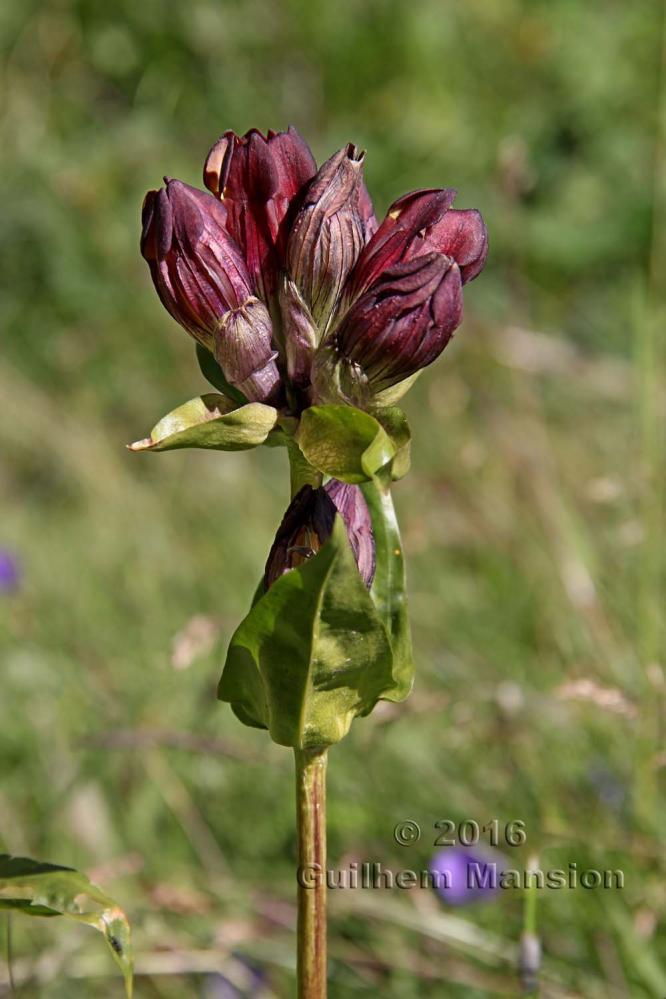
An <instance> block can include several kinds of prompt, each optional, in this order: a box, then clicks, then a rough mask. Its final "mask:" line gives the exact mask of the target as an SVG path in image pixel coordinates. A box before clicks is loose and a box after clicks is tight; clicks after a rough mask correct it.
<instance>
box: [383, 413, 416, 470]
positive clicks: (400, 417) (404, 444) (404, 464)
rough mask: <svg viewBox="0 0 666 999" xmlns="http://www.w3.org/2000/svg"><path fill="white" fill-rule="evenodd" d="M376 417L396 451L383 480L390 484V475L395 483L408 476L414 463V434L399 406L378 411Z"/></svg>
mask: <svg viewBox="0 0 666 999" xmlns="http://www.w3.org/2000/svg"><path fill="white" fill-rule="evenodd" d="M374 416H375V417H376V418H377V420H378V421H379V422H380V423H381V425H382V426H383V428H384V430H385V431H386V433H387V434H388V435H389V437H390V438H391V440H392V442H393V446H394V447H395V449H396V451H395V456H394V457H393V458H392V459H391V463H390V468H389V469H385V470H384V472H385V474H384V476H383V478H384V480H385V481H386V482H388V476H389V475H390V478H391V479H393V480H394V481H395V480H396V479H401V478H402V477H403V475H407V472H408V471H409V469H410V467H411V463H412V459H411V445H412V434H411V431H410V429H409V424H408V423H407V417H406V416H405V414H404V413H403V411H402V410H401V409H400V408H399V407H398V406H390V407H389V408H387V409H377V410H375V413H374ZM380 478H381V476H380Z"/></svg>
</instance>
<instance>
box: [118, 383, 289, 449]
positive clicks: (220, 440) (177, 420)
mask: <svg viewBox="0 0 666 999" xmlns="http://www.w3.org/2000/svg"><path fill="white" fill-rule="evenodd" d="M277 419H278V413H277V410H276V409H273V407H272V406H265V405H264V404H263V403H261V402H252V403H248V404H247V405H245V406H236V405H235V403H233V402H231V400H230V399H227V398H225V396H223V395H219V394H217V393H213V392H210V393H208V394H207V395H201V396H197V397H196V398H194V399H190V401H189V402H186V403H184V404H183V405H182V406H179V407H178V409H174V410H173V411H172V412H171V413H169V414H168V415H167V416H165V417H163V418H162V419H161V420H160V422H159V423H158V424H157V425H156V426H155V427H153V429H152V430H151V432H150V437H146V438H145V439H144V440H140V441H135V443H134V444H130V445H128V446H129V449H130V451H172V450H174V449H176V448H183V447H196V448H212V449H213V450H217V451H246V450H248V449H249V448H253V447H257V446H258V445H259V444H263V443H264V441H265V440H266V438H267V437H268V435H269V433H270V432H271V430H272V429H273V427H274V426H275V424H276V422H277Z"/></svg>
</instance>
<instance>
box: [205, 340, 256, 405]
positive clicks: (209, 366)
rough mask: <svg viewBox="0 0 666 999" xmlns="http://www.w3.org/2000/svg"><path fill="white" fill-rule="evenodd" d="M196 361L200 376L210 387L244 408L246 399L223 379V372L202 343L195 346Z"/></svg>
mask: <svg viewBox="0 0 666 999" xmlns="http://www.w3.org/2000/svg"><path fill="white" fill-rule="evenodd" d="M197 361H198V362H199V368H200V370H201V374H202V375H203V376H204V378H205V379H206V381H209V382H210V383H211V385H214V386H215V388H216V389H217V390H218V392H221V393H222V395H226V396H227V397H228V398H229V399H232V400H233V401H234V402H235V403H236V405H238V406H244V405H245V403H246V402H247V399H246V398H245V396H244V395H243V393H242V392H239V391H238V389H237V388H234V386H233V385H230V384H229V382H228V381H227V379H226V378H225V377H224V371H223V370H222V368H221V367H220V365H219V364H218V363H217V361H216V360H215V358H214V357H213V355H212V354H211V352H210V351H209V350H207V349H206V348H205V347H204V345H203V344H202V343H198V344H197Z"/></svg>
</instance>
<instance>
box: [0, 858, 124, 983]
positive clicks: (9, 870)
mask: <svg viewBox="0 0 666 999" xmlns="http://www.w3.org/2000/svg"><path fill="white" fill-rule="evenodd" d="M0 909H10V910H11V909H14V910H17V911H20V912H23V913H25V914H26V915H28V916H43V917H49V916H68V917H69V918H70V919H75V920H76V921H77V922H79V923H86V924H87V925H88V926H92V927H94V929H96V930H99V932H100V933H102V934H103V935H104V938H105V940H106V942H107V944H108V945H109V948H110V950H111V953H112V955H113V958H114V960H115V961H116V962H117V964H118V965H119V966H120V968H121V970H122V973H123V976H124V979H125V991H126V994H127V996H129V997H131V995H132V947H131V942H130V927H129V923H128V921H127V917H126V916H125V913H124V912H123V911H122V909H120V908H119V906H118V905H117V904H116V902H114V900H113V899H112V898H110V897H109V896H108V895H106V894H105V893H104V892H103V891H101V890H100V889H99V888H98V887H97V886H96V885H94V884H93V883H92V882H91V881H89V880H88V878H87V877H86V876H85V874H81V873H80V872H79V871H76V870H74V869H73V868H71V867H60V866H59V865H57V864H47V863H41V862H40V861H37V860H30V859H29V858H27V857H11V856H9V855H8V854H0Z"/></svg>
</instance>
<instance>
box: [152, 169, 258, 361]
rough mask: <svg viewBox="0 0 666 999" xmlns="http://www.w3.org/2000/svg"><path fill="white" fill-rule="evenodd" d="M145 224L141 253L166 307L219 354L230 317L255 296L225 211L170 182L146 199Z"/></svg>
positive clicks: (205, 197)
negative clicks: (218, 339) (221, 326)
mask: <svg viewBox="0 0 666 999" xmlns="http://www.w3.org/2000/svg"><path fill="white" fill-rule="evenodd" d="M142 222H143V231H142V234H141V253H142V254H143V256H144V258H145V259H146V260H147V261H148V265H149V267H150V273H151V275H152V278H153V283H154V285H155V288H156V289H157V293H158V295H159V296H160V299H161V300H162V304H163V305H164V306H165V308H166V309H167V310H168V312H170V313H171V315H172V316H173V318H174V319H175V320H176V322H178V323H180V325H181V326H183V327H184V328H185V329H186V330H187V332H188V333H190V334H191V335H192V336H193V337H194V338H195V339H196V340H198V341H199V342H200V343H202V344H203V345H204V346H205V347H208V349H209V350H213V346H214V339H215V331H216V329H217V326H218V323H219V322H220V320H221V319H222V317H223V316H224V314H225V313H226V312H227V311H228V310H229V309H235V308H238V306H239V305H241V304H242V303H243V302H245V301H246V300H247V299H248V298H249V296H250V295H251V294H252V292H251V288H250V278H249V275H248V273H247V268H246V267H245V263H244V261H243V258H242V256H241V254H240V251H239V250H238V247H237V246H236V244H235V243H234V241H233V239H232V238H231V237H230V236H229V233H228V232H227V229H226V224H225V223H226V210H225V208H224V206H223V205H221V204H220V202H219V201H216V199H215V198H213V197H212V195H210V194H205V193H204V192H203V191H197V190H196V188H194V187H190V186H189V184H183V183H182V181H179V180H168V179H166V187H163V188H161V189H160V190H159V191H149V192H148V194H147V195H146V198H145V201H144V204H143V214H142Z"/></svg>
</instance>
